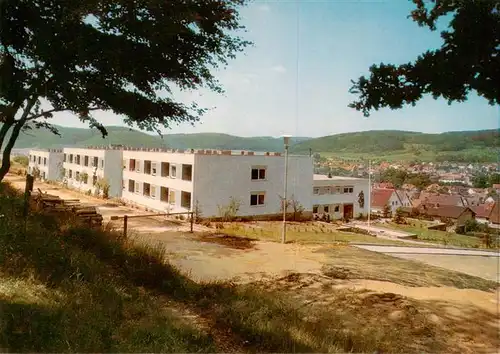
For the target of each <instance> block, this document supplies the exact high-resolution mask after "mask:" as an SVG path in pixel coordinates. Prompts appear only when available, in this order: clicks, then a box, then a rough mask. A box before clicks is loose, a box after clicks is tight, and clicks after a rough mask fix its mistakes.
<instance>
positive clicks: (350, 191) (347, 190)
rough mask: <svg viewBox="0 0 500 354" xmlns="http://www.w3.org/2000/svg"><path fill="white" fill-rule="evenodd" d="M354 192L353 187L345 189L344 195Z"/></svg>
mask: <svg viewBox="0 0 500 354" xmlns="http://www.w3.org/2000/svg"><path fill="white" fill-rule="evenodd" d="M352 192H354V188H353V187H344V193H352Z"/></svg>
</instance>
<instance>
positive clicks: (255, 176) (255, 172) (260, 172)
mask: <svg viewBox="0 0 500 354" xmlns="http://www.w3.org/2000/svg"><path fill="white" fill-rule="evenodd" d="M262 179H266V169H265V168H252V180H253V181H256V180H262Z"/></svg>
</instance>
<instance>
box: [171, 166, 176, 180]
mask: <svg viewBox="0 0 500 354" xmlns="http://www.w3.org/2000/svg"><path fill="white" fill-rule="evenodd" d="M176 175H177V167H176V166H175V165H172V166H170V177H172V178H175V177H176Z"/></svg>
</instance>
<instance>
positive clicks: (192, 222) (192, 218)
mask: <svg viewBox="0 0 500 354" xmlns="http://www.w3.org/2000/svg"><path fill="white" fill-rule="evenodd" d="M193 224H194V212H191V233H193Z"/></svg>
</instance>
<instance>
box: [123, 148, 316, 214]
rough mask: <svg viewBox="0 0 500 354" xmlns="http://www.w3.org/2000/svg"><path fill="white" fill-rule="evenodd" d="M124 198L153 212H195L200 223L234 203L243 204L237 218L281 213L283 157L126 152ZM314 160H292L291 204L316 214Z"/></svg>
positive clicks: (177, 152)
mask: <svg viewBox="0 0 500 354" xmlns="http://www.w3.org/2000/svg"><path fill="white" fill-rule="evenodd" d="M123 162H124V165H123V167H124V170H123V182H124V183H123V192H122V197H123V199H124V200H125V201H127V202H129V203H135V204H139V205H142V206H145V207H147V208H150V209H152V210H157V211H162V212H166V211H169V212H172V213H174V212H183V211H189V210H194V209H195V208H196V206H195V204H197V205H198V209H199V211H200V212H201V215H202V217H214V216H219V208H220V207H224V206H227V205H229V203H230V200H231V198H233V199H234V200H236V201H237V202H239V205H240V206H239V211H238V216H256V217H259V216H268V215H274V214H279V213H280V208H281V196H282V195H283V192H284V191H283V188H284V187H283V185H284V184H283V182H284V163H285V161H284V157H283V156H282V155H281V154H280V153H266V154H258V153H253V152H243V151H238V152H234V151H213V150H187V151H175V152H174V151H169V152H168V151H160V150H159V149H156V150H155V149H152V150H144V149H143V150H140V149H135V150H133V149H130V150H124V151H123ZM312 182H313V159H312V157H309V156H289V163H288V189H287V194H288V195H287V197H288V199H291V198H293V199H294V200H296V201H298V202H299V203H300V204H302V206H303V207H304V208H305V211H306V212H309V213H310V211H311V210H312V202H311V197H312V196H311V189H312Z"/></svg>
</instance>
